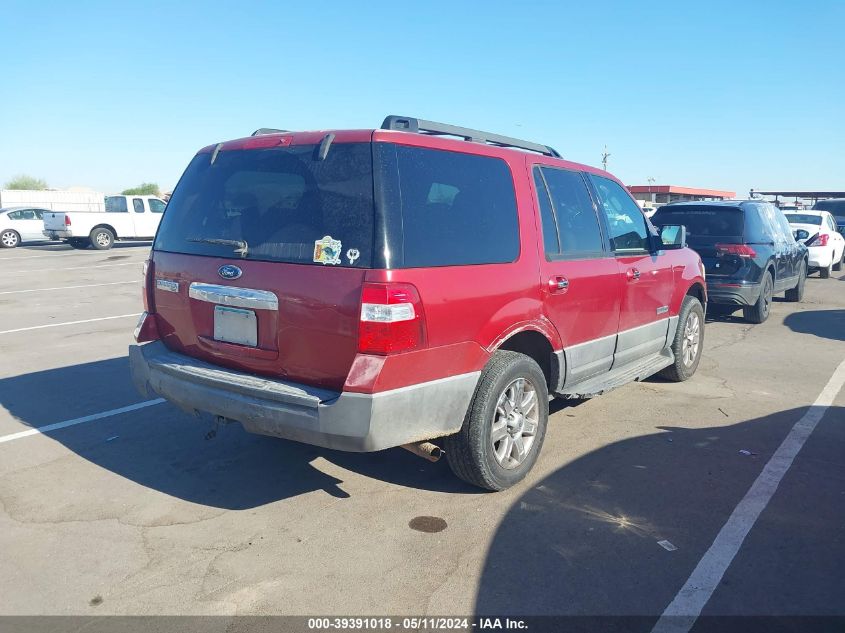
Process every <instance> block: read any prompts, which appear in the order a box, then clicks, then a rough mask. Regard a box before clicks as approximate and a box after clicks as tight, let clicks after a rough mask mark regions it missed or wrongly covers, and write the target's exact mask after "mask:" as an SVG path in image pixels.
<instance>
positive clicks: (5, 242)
mask: <svg viewBox="0 0 845 633" xmlns="http://www.w3.org/2000/svg"><path fill="white" fill-rule="evenodd" d="M45 212H46V210H45V209H37V208H33V207H8V208H6V209H0V248H15V247H16V246H20V244H21V243H23V242H33V241H34V242H40V241H44V235H43V234H42V233H41V231H42V230H43V228H44V227H43V222H42V217H43V214H44V213H45Z"/></svg>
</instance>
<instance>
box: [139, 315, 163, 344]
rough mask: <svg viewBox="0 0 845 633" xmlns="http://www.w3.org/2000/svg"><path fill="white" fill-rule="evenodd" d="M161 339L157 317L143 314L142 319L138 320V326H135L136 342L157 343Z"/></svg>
mask: <svg viewBox="0 0 845 633" xmlns="http://www.w3.org/2000/svg"><path fill="white" fill-rule="evenodd" d="M160 338H161V336H159V333H158V323H157V322H156V317H155V315H154V314H149V313H148V312H144V313H143V314H141V318H140V319H138V325H136V326H135V342H136V343H148V342H150V341H157V340H159V339H160Z"/></svg>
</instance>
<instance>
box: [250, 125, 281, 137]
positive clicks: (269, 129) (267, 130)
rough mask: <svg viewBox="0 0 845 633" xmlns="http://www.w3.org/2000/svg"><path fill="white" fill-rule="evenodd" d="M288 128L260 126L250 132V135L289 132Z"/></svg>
mask: <svg viewBox="0 0 845 633" xmlns="http://www.w3.org/2000/svg"><path fill="white" fill-rule="evenodd" d="M289 131H290V130H277V129H276V128H272V127H260V128H258V129H257V130H255V132H253V133H252V134H250V136H263V135H264V134H282V133H283V132H289Z"/></svg>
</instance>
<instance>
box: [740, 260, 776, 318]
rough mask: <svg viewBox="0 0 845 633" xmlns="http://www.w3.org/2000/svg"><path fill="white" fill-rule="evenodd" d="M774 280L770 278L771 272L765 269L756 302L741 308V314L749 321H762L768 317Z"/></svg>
mask: <svg viewBox="0 0 845 633" xmlns="http://www.w3.org/2000/svg"><path fill="white" fill-rule="evenodd" d="M774 288H775V282H774V280H773V279H772V273H771V272H770V271H768V270H767V271H766V273H765V275H764V276H763V283H762V284H761V287H760V297H759V298H758V299H757V303H755V304H754V305H753V306H747V307H745V308H743V309H742V315H743V316H744V317H745V320H746V321H750V322H751V323H763V322H764V321H765V320H766V319H768V318H769V313H770V312H771V308H772V294H773V292H774Z"/></svg>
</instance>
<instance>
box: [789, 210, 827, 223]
mask: <svg viewBox="0 0 845 633" xmlns="http://www.w3.org/2000/svg"><path fill="white" fill-rule="evenodd" d="M786 219H787V220H789V223H790V224H815V225H816V226H821V223H822V216H820V215H813V214H811V213H787V214H786Z"/></svg>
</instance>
